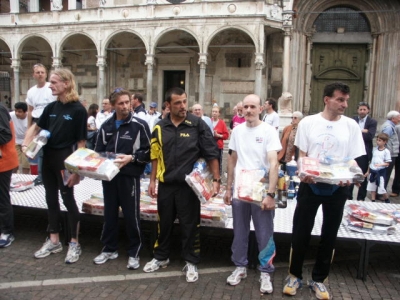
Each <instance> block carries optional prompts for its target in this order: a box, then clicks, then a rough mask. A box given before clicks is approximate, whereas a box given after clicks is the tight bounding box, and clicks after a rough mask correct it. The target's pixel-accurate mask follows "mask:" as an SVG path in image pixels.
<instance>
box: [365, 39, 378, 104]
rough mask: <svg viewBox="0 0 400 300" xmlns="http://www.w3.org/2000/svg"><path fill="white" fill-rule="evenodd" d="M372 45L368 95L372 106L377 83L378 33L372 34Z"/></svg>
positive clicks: (368, 100)
mask: <svg viewBox="0 0 400 300" xmlns="http://www.w3.org/2000/svg"><path fill="white" fill-rule="evenodd" d="M372 38H373V40H372V45H370V46H371V49H369V66H370V72H369V76H368V79H369V82H368V87H369V89H368V96H367V102H368V103H369V104H370V105H371V107H372V100H373V93H374V89H375V86H374V83H375V64H376V40H377V38H378V35H377V34H373V35H372Z"/></svg>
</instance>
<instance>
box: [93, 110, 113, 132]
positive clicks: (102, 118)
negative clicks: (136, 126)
mask: <svg viewBox="0 0 400 300" xmlns="http://www.w3.org/2000/svg"><path fill="white" fill-rule="evenodd" d="M112 115H113V113H112V112H109V113H107V114H105V113H104V112H103V111H99V112H98V113H97V115H96V128H97V129H100V127H101V124H103V123H104V121H105V120H107V119H108V118H109V117H111V116H112Z"/></svg>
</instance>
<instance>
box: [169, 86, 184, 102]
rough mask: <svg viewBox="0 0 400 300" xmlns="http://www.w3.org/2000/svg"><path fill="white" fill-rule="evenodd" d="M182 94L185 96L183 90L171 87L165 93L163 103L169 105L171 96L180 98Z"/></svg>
mask: <svg viewBox="0 0 400 300" xmlns="http://www.w3.org/2000/svg"><path fill="white" fill-rule="evenodd" d="M183 94H186V92H185V90H184V89H182V88H180V87H173V88H170V89H169V90H168V91H167V92H166V93H165V101H167V102H168V103H171V97H172V95H178V96H181V95H183Z"/></svg>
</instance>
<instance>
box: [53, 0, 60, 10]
mask: <svg viewBox="0 0 400 300" xmlns="http://www.w3.org/2000/svg"><path fill="white" fill-rule="evenodd" d="M62 9H63V5H62V0H51V10H62Z"/></svg>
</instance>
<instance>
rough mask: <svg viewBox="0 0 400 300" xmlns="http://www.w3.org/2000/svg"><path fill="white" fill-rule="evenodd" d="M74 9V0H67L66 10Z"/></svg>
mask: <svg viewBox="0 0 400 300" xmlns="http://www.w3.org/2000/svg"><path fill="white" fill-rule="evenodd" d="M31 1H32V0H31ZM75 9H76V0H68V10H75Z"/></svg>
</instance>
